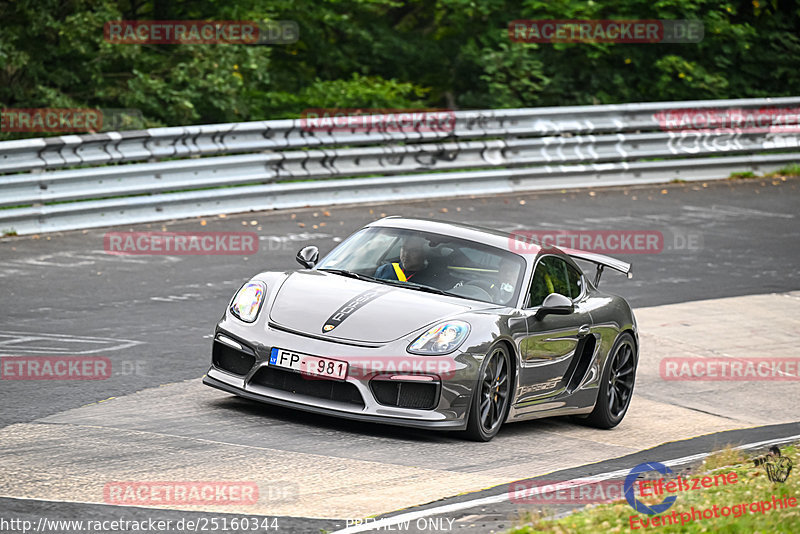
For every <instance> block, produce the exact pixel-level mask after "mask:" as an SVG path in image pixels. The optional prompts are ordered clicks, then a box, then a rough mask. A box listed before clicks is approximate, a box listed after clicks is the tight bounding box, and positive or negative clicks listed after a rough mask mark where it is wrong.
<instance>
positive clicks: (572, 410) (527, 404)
mask: <svg viewBox="0 0 800 534" xmlns="http://www.w3.org/2000/svg"><path fill="white" fill-rule="evenodd" d="M575 260H578V261H581V262H588V263H590V264H594V266H595V267H596V274H595V277H594V280H589V278H588V277H587V275H586V274H584V272H583V271H582V270H581V268H580V267H579V265H578V263H577V262H576V261H575ZM297 261H298V262H299V263H300V264H301V265H302V266H303V269H300V270H294V271H285V272H262V273H259V274H257V275H256V276H254V277H253V278H252V279H251V280H250V281H249V282H247V283H245V284H244V285H243V286H242V287H241V288H240V289H239V291H237V292H236V294H235V295H234V297H233V299H232V300H231V302H230V304H229V305H228V308H227V309H226V311H225V315H224V316H223V317H222V319H221V320H220V321H219V324H218V325H217V327H216V331H215V334H214V340H213V346H212V364H211V368H210V369H209V370H208V373H207V374H206V376H205V377H204V379H203V382H204V383H205V384H208V385H209V386H212V387H215V388H219V389H221V390H224V391H227V392H230V393H234V394H236V395H239V396H242V397H246V398H249V399H253V400H257V401H261V402H265V403H270V404H276V405H281V406H287V407H292V408H297V409H301V410H307V411H310V412H316V413H322V414H329V415H335V416H340V417H347V418H351V419H356V420H360V421H372V422H378V423H390V424H396V425H405V426H410V427H421V428H431V429H442V430H459V431H464V433H465V435H466V436H467V437H469V438H470V439H474V440H478V441H488V440H490V439H492V437H494V436H495V435H496V434H497V432H498V430H499V429H500V427H501V425H502V424H503V423H504V422H513V421H523V420H526V419H534V418H540V417H551V416H564V415H569V416H575V417H576V418H577V419H579V420H581V421H583V422H585V423H587V424H589V425H592V426H595V427H599V428H612V427H614V426H616V425H617V424H619V422H620V421H621V420H622V418H623V417H624V416H625V412H626V411H627V409H628V405H629V403H630V400H631V395H632V394H633V386H634V379H635V375H636V367H637V363H638V357H639V353H638V347H639V342H638V334H637V327H636V320H635V318H634V316H633V312H632V311H631V308H630V306H629V305H628V303H627V302H626V301H625V300H624V299H623V298H622V297H619V296H616V295H611V294H608V293H603V292H601V291H599V290H598V289H597V286H598V282H599V279H600V274H601V273H602V271H603V269H604V268H606V267H608V268H611V269H614V270H617V271H620V272H622V273H625V274H628V275H629V276H630V274H629V273H630V265H629V264H627V263H625V262H622V261H619V260H616V259H614V258H610V257H607V256H602V255H599V254H594V253H589V252H583V251H577V250H566V249H558V248H555V247H543V246H541V245H539V244H537V243H533V242H530V241H526V240H521V239H520V238H519V237H517V236H511V235H510V234H509V233H507V232H500V231H496V230H489V229H486V228H480V227H475V226H470V225H466V224H459V223H447V222H441V221H434V220H425V219H408V218H400V217H388V218H384V219H381V220H379V221H376V222H374V223H372V224H369V225H367V226H366V227H364V228H362V229H361V230H359V231H358V232H356V233H354V234H353V235H351V236H350V237H348V238H347V239H346V240H344V241H343V242H342V243H340V244H339V245H338V246H337V247H336V248H334V249H333V250H332V251H331V252H330V253H329V254H328V255H327V256H325V257H324V258H323V259H322V260H321V261H320V260H319V251H318V249H317V248H316V247H313V246H308V247H305V248H303V249H302V250H301V251H300V252H298V254H297Z"/></svg>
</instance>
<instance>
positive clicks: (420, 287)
mask: <svg viewBox="0 0 800 534" xmlns="http://www.w3.org/2000/svg"><path fill="white" fill-rule="evenodd" d="M374 280H376V281H377V282H381V283H384V284H388V285H391V286H397V287H406V288H408V289H416V290H417V291H425V292H427V293H436V294H437V295H450V293H448V292H447V291H443V290H441V289H439V288H438V287H433V286H426V285H424V284H417V283H415V282H401V281H400V280H391V279H384V278H375V279H374Z"/></svg>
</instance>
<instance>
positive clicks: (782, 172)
mask: <svg viewBox="0 0 800 534" xmlns="http://www.w3.org/2000/svg"><path fill="white" fill-rule="evenodd" d="M781 176H800V164H797V163H792V164H790V165H787V166H786V167H783V168H782V169H778V170H777V171H775V172H770V173H767V174H765V175H764V177H765V178H779V177H781Z"/></svg>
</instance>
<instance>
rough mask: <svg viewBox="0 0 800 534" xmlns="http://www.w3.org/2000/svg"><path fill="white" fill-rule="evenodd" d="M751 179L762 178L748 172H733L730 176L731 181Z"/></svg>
mask: <svg viewBox="0 0 800 534" xmlns="http://www.w3.org/2000/svg"><path fill="white" fill-rule="evenodd" d="M750 178H760V176H758V175H757V174H756V173H754V172H750V171H746V172H732V173H731V175H730V176H728V179H729V180H749V179H750Z"/></svg>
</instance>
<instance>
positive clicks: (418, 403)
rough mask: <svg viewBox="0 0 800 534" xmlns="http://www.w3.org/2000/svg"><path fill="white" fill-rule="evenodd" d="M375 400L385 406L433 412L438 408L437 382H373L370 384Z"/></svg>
mask: <svg viewBox="0 0 800 534" xmlns="http://www.w3.org/2000/svg"><path fill="white" fill-rule="evenodd" d="M369 387H370V389H371V390H372V394H373V395H375V400H377V401H378V402H379V403H381V404H383V405H385V406H397V407H398V408H416V409H418V410H432V409H433V408H435V407H436V393H437V391H438V389H439V384H438V383H437V382H402V381H400V380H372V381H371V382H370V384H369Z"/></svg>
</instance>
